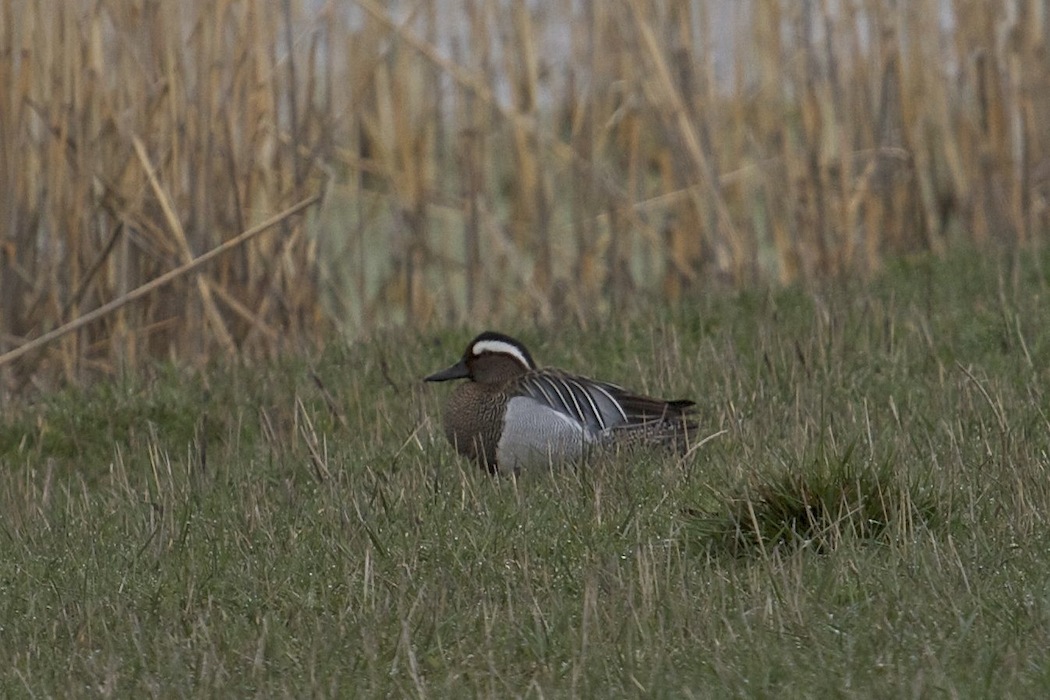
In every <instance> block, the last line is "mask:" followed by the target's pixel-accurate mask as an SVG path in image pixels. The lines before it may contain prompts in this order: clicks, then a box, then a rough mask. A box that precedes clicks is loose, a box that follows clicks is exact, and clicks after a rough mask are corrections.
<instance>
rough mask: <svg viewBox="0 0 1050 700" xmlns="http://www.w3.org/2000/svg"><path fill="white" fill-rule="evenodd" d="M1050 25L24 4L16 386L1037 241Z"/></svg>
mask: <svg viewBox="0 0 1050 700" xmlns="http://www.w3.org/2000/svg"><path fill="white" fill-rule="evenodd" d="M1047 33H1048V28H1047V17H1046V10H1045V9H1044V7H1043V4H1042V3H1041V2H1038V1H1037V0H1007V1H1006V2H1003V3H973V2H963V1H962V0H958V1H957V2H952V3H944V2H941V1H940V0H914V1H912V2H908V3H897V2H892V1H891V0H804V1H802V2H796V1H794V0H767V1H764V2H740V3H738V2H729V1H725V2H720V1H718V0H710V1H709V2H700V1H697V2H688V3H676V2H658V1H656V0H631V1H630V2H626V3H602V2H594V1H593V0H589V1H586V2H575V3H571V2H561V3H528V2H511V3H487V2H481V1H479V0H430V1H429V2H427V1H424V2H417V3H408V2H404V3H380V2H377V0H356V1H349V0H348V1H347V2H345V3H343V2H328V3H321V2H316V1H310V2H308V1H306V0H300V1H299V2H295V1H293V0H285V1H284V2H282V3H259V2H251V1H250V0H217V1H209V2H204V1H203V0H187V1H185V2H151V1H147V0H94V1H92V2H86V1H75V2H59V3H56V2H51V1H50V0H2V4H0V213H2V215H3V216H2V218H0V355H2V356H0V390H2V391H5V392H10V391H12V390H18V389H20V388H23V387H25V386H26V385H27V383H28V382H31V381H37V382H45V381H46V380H47V379H48V378H54V377H58V378H64V379H69V380H77V379H80V378H83V377H85V376H91V375H93V374H97V373H104V374H105V373H111V372H114V371H117V370H118V369H120V368H121V367H123V366H134V365H136V363H138V362H139V361H141V360H142V359H144V358H147V357H156V356H165V355H171V356H175V357H178V358H181V359H184V360H189V361H193V360H199V359H202V358H209V357H213V356H215V355H217V354H231V353H247V354H260V353H270V352H274V351H278V350H280V349H282V348H284V347H287V346H289V345H291V346H293V347H296V346H299V345H308V344H311V343H314V342H317V341H319V340H320V339H322V338H324V337H326V335H327V334H328V333H329V332H330V331H331V329H332V327H333V326H337V327H342V328H344V329H347V330H350V331H352V332H360V331H367V330H368V329H371V328H374V327H376V326H378V325H383V324H391V323H410V324H416V325H426V324H433V323H440V322H456V321H463V320H466V319H469V320H470V322H471V323H472V324H474V325H478V324H480V323H482V322H485V321H491V320H493V319H496V318H500V317H506V316H509V315H514V316H515V317H518V318H527V319H530V320H536V321H539V322H544V321H550V320H552V319H558V318H564V317H569V318H575V319H578V320H580V321H582V322H586V321H587V320H588V319H591V318H594V315H595V312H599V313H601V312H608V311H612V310H616V309H618V308H620V307H621V306H623V305H625V304H628V303H630V302H631V300H632V299H637V298H665V299H668V300H670V301H671V302H675V301H677V300H680V299H683V298H685V297H684V295H687V294H688V290H689V289H690V288H695V287H697V286H698V285H700V284H706V283H707V281H709V280H715V281H717V282H718V283H719V284H727V285H734V286H736V285H748V284H753V283H755V282H760V281H766V280H770V281H774V282H780V283H789V282H793V281H796V280H802V281H805V280H812V279H818V278H820V277H823V276H828V275H842V274H860V275H868V274H871V273H873V272H875V271H877V270H878V268H879V266H880V265H881V264H882V263H883V261H884V260H885V259H886V257H887V256H892V255H899V254H903V253H910V252H916V251H932V252H933V253H939V252H942V251H944V250H945V249H946V248H948V247H949V246H953V245H960V244H962V245H970V244H976V245H986V244H989V243H992V242H1005V243H1006V244H1008V245H1016V246H1018V249H1019V250H1023V249H1024V247H1025V246H1031V245H1033V244H1038V243H1040V242H1041V240H1042V239H1043V238H1044V237H1045V232H1046V230H1047V216H1048V213H1047V206H1046V202H1047V192H1048V187H1050V160H1048V158H1047V144H1048V139H1050V109H1048V107H1050V104H1048V102H1050V70H1048V68H1050V64H1048V63H1050V53H1048V47H1047ZM322 192H323V193H324V194H325V198H324V202H323V204H322V205H321V206H320V207H317V208H314V209H313V211H312V213H310V214H308V215H307V216H305V217H304V216H289V217H287V218H283V219H281V220H280V221H279V222H278V223H277V224H276V226H274V227H273V228H271V229H270V230H269V231H267V232H263V233H261V234H260V235H258V236H253V237H251V239H250V240H249V241H248V242H246V243H244V244H243V245H239V246H237V247H231V248H232V249H231V250H229V251H228V252H225V253H224V254H223V255H220V256H216V258H215V260H214V261H212V262H209V263H208V264H206V265H203V266H194V265H193V264H192V262H193V261H194V260H195V259H196V258H198V257H199V256H201V255H204V254H206V253H208V251H210V250H213V249H215V248H217V247H218V246H220V245H222V244H223V243H224V242H227V241H230V240H231V239H233V238H234V237H235V236H238V234H240V233H242V232H244V231H245V230H247V229H249V228H251V227H252V226H253V225H254V224H257V223H259V222H260V221H262V220H264V219H268V218H270V217H271V216H273V215H274V214H275V213H277V212H279V211H282V210H284V209H286V208H287V207H290V206H292V205H293V204H295V203H296V202H301V201H302V200H304V199H307V198H309V197H311V196H314V195H316V194H319V193H322ZM177 268H184V269H186V270H192V272H188V273H187V274H181V273H180V274H178V275H169V277H168V278H165V279H164V280H163V284H157V285H154V287H152V288H150V289H148V290H145V292H148V293H140V294H136V293H135V290H137V289H140V288H141V287H142V286H143V285H146V284H149V283H150V282H151V281H153V280H156V279H157V278H159V277H161V276H162V275H164V274H165V273H170V272H171V271H172V270H174V269H177ZM128 295H132V296H134V298H135V301H133V302H131V303H116V304H113V302H114V300H121V299H131V298H132V297H130V296H128ZM106 304H112V307H106V310H105V311H104V313H97V314H96V316H97V319H96V320H92V322H91V323H82V324H76V323H75V322H76V320H77V319H79V318H82V317H84V316H85V314H88V313H91V312H92V311H93V310H98V309H99V308H100V307H104V305H106ZM110 308H112V311H110V310H109V309H110ZM93 318H95V317H93ZM65 324H73V325H71V326H70V330H69V332H58V333H54V334H53V336H54V337H55V338H56V340H54V341H52V342H49V343H47V344H42V345H40V346H39V348H37V347H36V346H34V351H33V352H29V353H22V354H21V355H20V356H19V358H18V359H17V361H11V360H12V359H13V357H12V355H11V351H13V350H16V349H17V348H19V347H21V346H23V345H24V344H25V343H27V342H29V341H31V340H32V339H34V338H38V337H40V336H42V335H44V334H45V333H47V332H49V331H54V330H56V329H63V331H64V330H65V329H64V328H63V327H64V325H65ZM49 337H50V336H49ZM4 353H7V354H6V355H5V354H4Z"/></svg>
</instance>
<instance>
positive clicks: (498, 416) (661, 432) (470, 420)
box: [426, 331, 696, 472]
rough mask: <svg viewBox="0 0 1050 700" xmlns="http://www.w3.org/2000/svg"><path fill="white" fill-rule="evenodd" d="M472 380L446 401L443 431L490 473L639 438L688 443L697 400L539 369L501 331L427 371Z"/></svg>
mask: <svg viewBox="0 0 1050 700" xmlns="http://www.w3.org/2000/svg"><path fill="white" fill-rule="evenodd" d="M452 379H467V380H469V381H467V382H464V383H463V384H462V385H460V386H459V387H457V388H456V390H455V391H453V392H452V394H451V395H450V397H449V399H448V404H447V405H446V407H445V417H444V420H445V434H446V435H447V436H448V439H449V441H450V442H452V444H453V445H455V447H456V449H457V450H458V451H459V452H460V453H461V454H464V455H466V456H468V457H470V458H472V459H474V460H476V461H477V462H478V463H479V464H481V465H482V466H484V467H486V468H488V469H489V470H490V471H493V472H495V471H497V470H498V471H502V472H519V471H521V470H522V469H524V468H529V467H533V466H551V465H556V464H560V463H564V462H572V461H576V460H578V459H580V458H581V457H582V456H583V455H584V454H585V453H586V451H587V450H588V448H590V447H593V446H599V445H609V444H619V443H626V442H642V443H649V444H668V445H671V446H673V447H675V448H677V449H678V450H682V449H684V447H685V446H686V442H687V440H688V437H689V435H691V434H692V433H693V432H694V431H695V428H696V425H695V423H694V422H693V420H692V418H691V413H692V407H693V402H692V401H689V400H678V401H664V400H662V399H654V398H651V397H648V396H641V395H639V394H635V393H632V392H630V391H628V390H627V389H624V388H623V387H621V386H617V385H616V384H610V383H608V382H602V381H598V380H594V379H589V378H587V377H583V376H579V375H575V374H571V373H568V372H564V371H562V370H558V369H548V368H545V369H539V368H537V367H536V363H535V362H534V361H533V360H532V355H531V354H529V351H528V349H527V348H526V347H525V346H524V345H522V344H521V343H520V342H519V341H517V340H515V339H514V338H511V337H509V336H506V335H503V334H502V333H496V332H493V331H486V332H485V333H482V334H481V335H479V336H478V337H476V338H474V340H472V341H471V342H470V344H469V345H468V346H467V349H466V351H465V352H464V353H463V357H462V358H461V359H460V360H459V362H457V363H456V364H454V365H452V366H451V367H449V368H447V369H445V370H442V371H440V372H437V373H435V374H432V375H430V376H428V377H426V381H431V382H440V381H448V380H452Z"/></svg>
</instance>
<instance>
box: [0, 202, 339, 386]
mask: <svg viewBox="0 0 1050 700" xmlns="http://www.w3.org/2000/svg"><path fill="white" fill-rule="evenodd" d="M319 200H320V195H314V196H312V197H308V198H306V199H304V200H302V201H301V202H299V203H297V204H294V205H292V206H291V207H288V208H287V209H285V210H284V211H282V212H281V213H280V214H277V215H276V216H274V217H271V218H269V219H267V220H266V221H263V222H262V223H260V224H258V225H256V226H253V227H252V228H250V229H248V230H247V231H245V232H243V233H241V234H240V235H238V236H235V237H234V238H231V239H230V240H228V241H226V242H225V243H222V244H221V245H219V246H216V247H215V248H212V249H211V250H209V251H208V252H206V253H203V254H202V255H200V256H198V257H196V258H194V259H193V260H190V261H189V262H187V263H183V264H182V265H180V266H178V267H176V268H175V269H173V270H169V271H168V272H165V273H164V274H163V275H160V276H159V277H157V278H155V279H153V280H150V281H149V282H147V283H146V284H144V285H142V286H140V287H137V288H135V289H133V290H131V291H130V292H128V293H127V294H124V295H123V296H121V297H120V298H118V299H114V300H113V301H111V302H109V303H108V304H103V305H102V306H100V307H98V308H97V309H95V310H94V311H91V312H89V313H86V314H84V315H83V316H80V317H79V318H76V319H75V320H73V321H70V322H69V323H67V324H65V325H63V326H60V327H59V328H56V329H55V330H53V331H51V332H49V333H45V334H44V335H42V336H40V337H39V338H34V339H33V340H30V341H29V342H27V343H25V344H23V345H20V346H19V347H17V348H15V349H14V350H10V351H8V352H6V353H4V354H3V355H0V367H2V366H4V365H6V364H9V363H11V362H13V361H15V360H17V359H18V358H20V357H22V356H23V355H25V354H26V353H29V352H32V351H34V350H37V349H39V348H42V347H44V346H45V345H47V344H49V343H51V342H53V341H55V340H57V339H59V338H61V337H62V336H65V335H67V334H69V333H72V332H73V331H75V330H78V329H79V328H82V327H83V326H86V325H87V324H89V323H91V322H92V321H97V320H98V319H100V318H103V317H104V316H106V315H108V314H111V313H113V312H114V311H116V310H117V309H120V308H122V307H123V306H125V305H127V304H130V303H131V302H133V301H135V300H136V299H139V298H141V297H143V296H145V295H147V294H149V293H150V292H153V291H155V290H157V289H160V288H161V287H163V286H164V285H166V284H170V283H171V282H174V281H175V280H177V279H179V278H180V277H183V276H185V275H188V274H190V273H191V272H193V271H194V270H196V269H198V268H199V267H201V266H202V265H204V264H206V263H208V262H210V261H211V260H213V259H215V258H217V257H219V256H220V255H223V254H224V253H227V252H229V251H231V250H233V249H234V248H237V247H238V246H240V245H243V244H244V243H247V242H248V241H250V240H251V239H252V238H254V237H256V236H258V235H259V234H260V233H263V232H264V231H266V230H268V229H270V228H273V227H274V226H277V225H278V224H281V223H283V222H285V221H286V220H287V219H288V218H290V217H292V216H295V215H296V214H298V213H299V212H301V211H303V210H304V209H306V208H307V207H309V206H311V205H313V204H315V203H317V202H318V201H319Z"/></svg>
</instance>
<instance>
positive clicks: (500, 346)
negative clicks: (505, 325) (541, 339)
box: [471, 340, 532, 369]
mask: <svg viewBox="0 0 1050 700" xmlns="http://www.w3.org/2000/svg"><path fill="white" fill-rule="evenodd" d="M486 352H494V353H499V354H500V355H510V356H511V357H513V358H514V359H516V360H517V361H518V362H520V363H521V366H522V367H528V368H529V369H531V368H532V365H531V364H530V363H529V360H528V358H526V357H525V353H523V352H522V351H521V348H519V347H518V346H516V345H511V344H510V343H508V342H506V341H503V340H482V341H480V342H477V343H474V347H472V348H471V353H472V354H474V355H475V356H476V355H481V354H482V353H486Z"/></svg>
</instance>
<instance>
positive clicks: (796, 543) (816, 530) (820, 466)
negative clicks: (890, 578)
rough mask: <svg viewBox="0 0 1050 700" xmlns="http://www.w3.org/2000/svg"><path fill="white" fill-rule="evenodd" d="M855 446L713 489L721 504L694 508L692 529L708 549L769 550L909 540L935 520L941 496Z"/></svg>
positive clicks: (820, 548) (757, 552)
mask: <svg viewBox="0 0 1050 700" xmlns="http://www.w3.org/2000/svg"><path fill="white" fill-rule="evenodd" d="M854 447H855V446H854V445H850V446H848V447H847V449H846V451H845V453H844V454H842V455H841V456H838V457H835V456H822V457H817V458H815V459H812V460H810V461H807V462H803V463H801V464H799V465H797V466H795V467H794V468H791V469H781V470H779V472H778V473H777V474H772V475H771V474H761V473H760V474H754V475H752V476H751V478H750V479H749V480H748V483H747V485H746V486H744V487H741V488H737V489H735V490H733V491H731V492H718V493H716V494H715V495H714V496H713V497H712V499H711V500H712V501H716V502H717V505H713V506H711V507H709V508H707V509H704V510H700V509H696V508H692V509H690V510H689V512H688V520H689V523H688V532H689V534H690V535H691V536H693V537H696V538H697V539H698V541H699V544H700V546H701V547H704V548H707V549H708V550H709V551H713V552H717V553H728V554H730V555H732V556H745V555H750V556H768V555H770V554H771V553H773V552H775V551H780V550H788V551H790V550H796V549H813V550H814V551H817V552H822V553H824V552H828V551H831V550H833V549H835V548H837V547H839V546H840V545H842V544H847V543H862V542H864V541H870V542H877V541H879V540H883V539H885V538H911V537H914V536H915V535H916V532H917V531H919V530H925V529H927V528H928V527H929V526H931V525H932V524H933V523H934V521H935V518H936V515H937V503H938V498H937V496H936V494H934V493H932V492H931V491H930V489H929V488H928V487H924V486H922V485H920V484H919V483H918V482H916V481H915V480H914V479H912V480H910V481H909V480H907V479H906V478H904V477H902V476H901V474H900V472H899V470H898V469H896V466H895V465H894V464H893V462H892V461H890V460H887V461H883V462H881V463H870V462H866V461H865V462H862V461H861V460H858V459H857V457H856V456H855V452H854Z"/></svg>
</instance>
